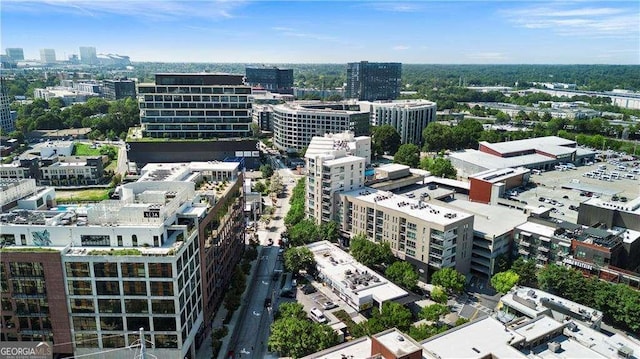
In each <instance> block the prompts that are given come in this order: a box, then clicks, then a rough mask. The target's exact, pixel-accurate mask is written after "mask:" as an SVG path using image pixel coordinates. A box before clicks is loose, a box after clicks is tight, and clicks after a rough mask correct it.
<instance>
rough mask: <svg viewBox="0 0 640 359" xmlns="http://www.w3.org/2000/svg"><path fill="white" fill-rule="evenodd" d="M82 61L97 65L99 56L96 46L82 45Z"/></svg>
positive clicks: (86, 63) (85, 63) (82, 62)
mask: <svg viewBox="0 0 640 359" xmlns="http://www.w3.org/2000/svg"><path fill="white" fill-rule="evenodd" d="M80 63H81V64H84V65H97V64H98V56H97V54H96V48H95V47H92V46H80Z"/></svg>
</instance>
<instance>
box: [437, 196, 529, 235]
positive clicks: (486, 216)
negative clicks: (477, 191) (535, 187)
mask: <svg viewBox="0 0 640 359" xmlns="http://www.w3.org/2000/svg"><path fill="white" fill-rule="evenodd" d="M443 206H447V207H453V208H456V209H458V210H460V211H464V212H467V213H471V214H473V215H474V217H473V231H474V232H479V233H483V234H484V235H485V236H489V237H491V236H500V235H503V234H505V233H507V232H510V231H512V230H513V228H514V227H516V226H518V225H521V224H524V223H526V222H527V218H528V215H527V214H525V213H524V212H523V211H521V210H519V209H515V208H509V207H506V206H499V205H495V206H494V205H490V204H484V203H480V202H471V201H465V200H462V199H458V198H456V199H454V200H453V201H450V202H447V203H446V204H443Z"/></svg>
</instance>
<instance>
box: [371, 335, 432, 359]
mask: <svg viewBox="0 0 640 359" xmlns="http://www.w3.org/2000/svg"><path fill="white" fill-rule="evenodd" d="M373 337H374V338H375V339H376V340H377V341H378V342H379V343H380V344H382V345H384V346H385V348H387V350H389V351H390V352H392V353H393V354H394V355H395V357H396V358H402V357H404V356H405V355H407V354H410V353H415V352H416V351H422V347H421V346H420V344H418V343H417V342H415V341H414V340H413V339H412V338H411V337H410V336H408V335H405V334H404V333H402V332H401V331H399V330H397V329H395V328H393V329H390V330H387V331H384V332H382V333H378V334H376V335H374V336H373ZM374 354H377V353H374Z"/></svg>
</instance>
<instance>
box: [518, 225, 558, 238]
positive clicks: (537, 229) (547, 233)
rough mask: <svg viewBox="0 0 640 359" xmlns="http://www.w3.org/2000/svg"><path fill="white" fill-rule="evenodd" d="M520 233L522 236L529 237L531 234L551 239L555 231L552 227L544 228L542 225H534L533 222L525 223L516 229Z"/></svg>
mask: <svg viewBox="0 0 640 359" xmlns="http://www.w3.org/2000/svg"><path fill="white" fill-rule="evenodd" d="M517 228H518V229H520V230H521V231H523V232H525V233H522V234H523V235H531V234H533V233H535V234H539V235H541V236H544V237H547V238H551V237H553V236H554V233H555V231H556V229H555V228H554V227H549V226H545V225H544V224H539V223H534V222H526V223H523V224H521V225H519V226H518V227H517Z"/></svg>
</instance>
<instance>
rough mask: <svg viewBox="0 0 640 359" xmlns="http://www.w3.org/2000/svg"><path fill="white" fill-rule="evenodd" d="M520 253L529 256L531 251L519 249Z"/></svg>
mask: <svg viewBox="0 0 640 359" xmlns="http://www.w3.org/2000/svg"><path fill="white" fill-rule="evenodd" d="M518 253H519V254H522V255H523V256H528V255H529V254H530V252H529V251H528V250H526V249H524V248H520V249H518Z"/></svg>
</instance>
